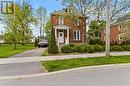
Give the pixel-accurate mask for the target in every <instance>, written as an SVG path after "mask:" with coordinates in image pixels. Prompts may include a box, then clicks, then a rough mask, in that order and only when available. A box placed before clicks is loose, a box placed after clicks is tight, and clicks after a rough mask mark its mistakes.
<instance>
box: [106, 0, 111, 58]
mask: <svg viewBox="0 0 130 86" xmlns="http://www.w3.org/2000/svg"><path fill="white" fill-rule="evenodd" d="M106 3H107V4H106V56H107V57H109V56H110V0H107V2H106Z"/></svg>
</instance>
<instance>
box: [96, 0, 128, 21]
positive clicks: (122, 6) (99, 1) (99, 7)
mask: <svg viewBox="0 0 130 86" xmlns="http://www.w3.org/2000/svg"><path fill="white" fill-rule="evenodd" d="M106 5H107V4H106V0H95V3H94V9H95V10H94V11H93V14H95V15H96V16H97V20H100V19H103V18H105V17H106V15H104V13H105V11H106V8H105V7H106ZM129 8H130V2H129V1H128V0H111V1H110V20H111V23H113V22H115V21H116V20H117V19H118V18H119V17H120V16H122V15H123V14H124V13H126V12H127V11H128V10H129Z"/></svg>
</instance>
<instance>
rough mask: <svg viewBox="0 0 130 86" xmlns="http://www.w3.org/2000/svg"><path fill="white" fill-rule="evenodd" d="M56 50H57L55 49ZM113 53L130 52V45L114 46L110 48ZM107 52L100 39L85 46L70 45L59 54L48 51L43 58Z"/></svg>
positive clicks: (90, 41) (64, 47) (61, 49)
mask: <svg viewBox="0 0 130 86" xmlns="http://www.w3.org/2000/svg"><path fill="white" fill-rule="evenodd" d="M53 49H54V50H55V48H53ZM110 50H111V51H112V52H123V51H130V45H129V44H128V43H126V44H121V45H119V44H112V45H111V47H110ZM104 51H105V45H104V43H103V42H102V40H101V39H100V38H95V39H91V40H89V43H84V44H68V45H64V46H63V47H61V48H60V50H59V52H57V53H55V54H50V53H49V52H48V50H46V51H45V52H44V53H43V56H48V55H66V54H80V53H100V52H104Z"/></svg>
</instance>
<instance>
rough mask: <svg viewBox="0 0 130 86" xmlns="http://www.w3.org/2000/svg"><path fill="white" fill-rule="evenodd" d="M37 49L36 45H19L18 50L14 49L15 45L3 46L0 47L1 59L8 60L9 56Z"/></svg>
mask: <svg viewBox="0 0 130 86" xmlns="http://www.w3.org/2000/svg"><path fill="white" fill-rule="evenodd" d="M33 48H35V47H34V44H27V45H17V49H13V45H8V44H2V45H0V58H7V57H9V56H12V55H15V54H18V53H21V52H24V51H27V50H31V49H33Z"/></svg>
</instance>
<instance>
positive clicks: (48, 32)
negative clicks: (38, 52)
mask: <svg viewBox="0 0 130 86" xmlns="http://www.w3.org/2000/svg"><path fill="white" fill-rule="evenodd" d="M51 29H52V24H51V21H50V20H48V22H47V23H46V25H45V33H46V36H47V39H48V41H49V40H50V37H51Z"/></svg>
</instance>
